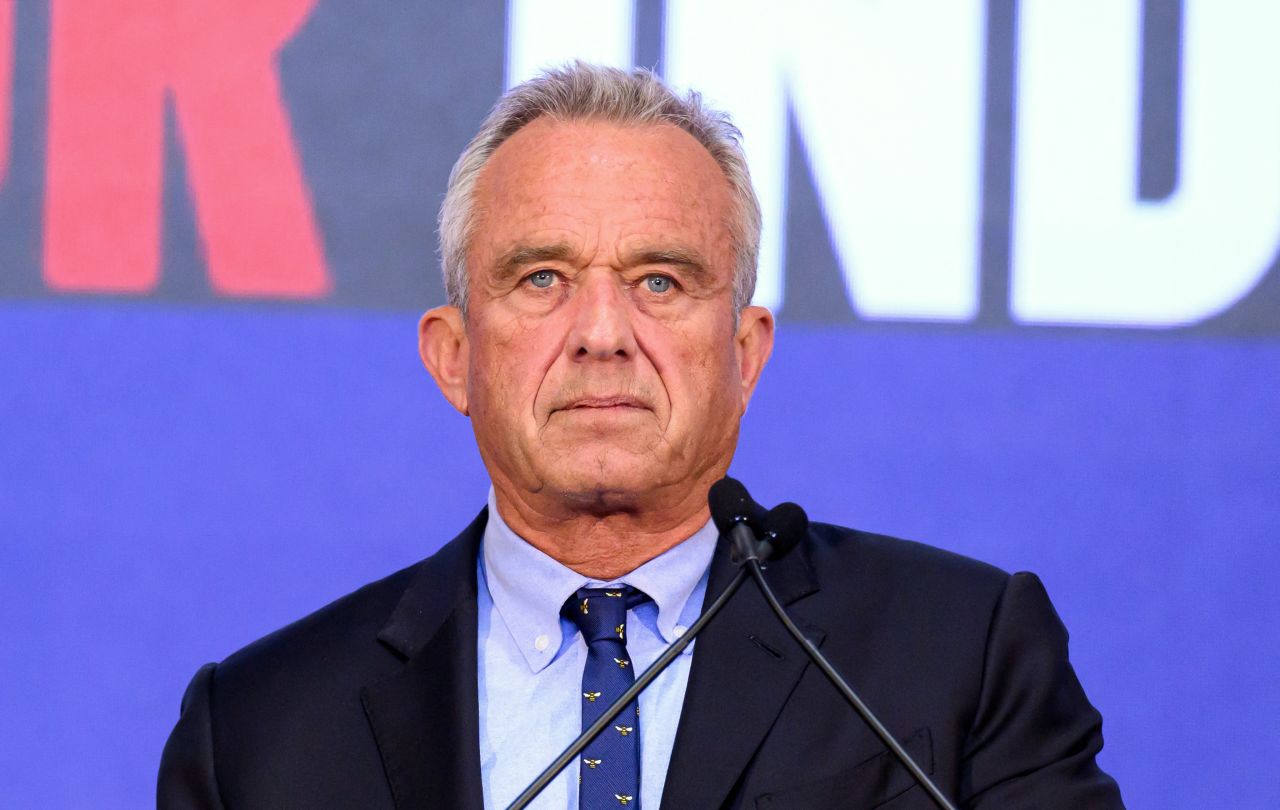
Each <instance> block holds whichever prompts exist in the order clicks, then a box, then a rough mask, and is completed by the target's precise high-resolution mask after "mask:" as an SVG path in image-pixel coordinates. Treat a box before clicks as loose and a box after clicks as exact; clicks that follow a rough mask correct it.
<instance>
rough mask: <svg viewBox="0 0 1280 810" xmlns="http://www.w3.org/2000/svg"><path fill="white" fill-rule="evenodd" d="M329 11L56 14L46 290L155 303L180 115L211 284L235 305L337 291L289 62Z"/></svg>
mask: <svg viewBox="0 0 1280 810" xmlns="http://www.w3.org/2000/svg"><path fill="white" fill-rule="evenodd" d="M314 3H315V0H249V1H246V2H233V1H232V0H117V2H112V3H81V2H74V0H53V2H52V3H51V10H50V37H51V42H50V48H49V50H50V56H49V62H50V65H49V136H48V138H49V141H48V167H47V171H48V175H47V191H46V200H45V206H46V208H45V244H44V276H45V279H46V281H47V283H48V284H49V285H50V286H51V287H54V288H57V289H62V290H95V291H107V292H145V291H147V290H150V289H152V288H154V287H155V285H156V283H157V282H158V281H159V276H160V267H159V263H160V239H161V233H160V231H161V224H162V222H163V214H162V211H161V204H162V203H161V201H162V196H161V182H162V176H163V166H164V109H165V107H164V105H165V103H166V100H167V99H168V98H171V99H172V101H173V104H174V109H175V112H176V117H177V121H178V130H179V136H180V140H181V143H182V144H183V148H184V149H185V152H186V157H187V167H188V175H189V180H190V183H191V191H192V196H193V198H194V204H195V214H196V223H197V226H198V227H199V230H200V234H201V236H202V239H203V243H204V246H205V252H206V258H207V261H208V267H209V279H210V283H211V284H212V286H213V288H214V289H215V290H217V291H218V292H220V293H222V294H225V295H236V296H272V297H314V296H320V295H323V294H325V293H326V292H327V291H328V290H329V289H330V286H331V282H330V278H329V274H328V271H327V269H326V268H325V263H324V254H323V250H322V248H321V243H320V236H319V233H318V229H317V227H316V224H315V220H314V215H313V212H312V208H311V203H310V198H309V194H308V191H307V187H306V183H305V180H304V179H303V176H302V171H301V166H300V163H299V159H298V154H297V151H296V150H295V148H294V145H293V136H292V133H291V131H290V126H289V119H288V116H287V114H286V112H285V109H284V107H283V105H282V103H281V93H280V81H279V76H278V74H277V71H276V66H275V55H276V53H277V52H278V51H279V49H280V47H281V46H282V44H283V43H285V42H287V41H288V40H289V38H290V37H292V36H293V34H294V32H296V31H297V29H298V27H299V26H300V25H301V24H302V22H303V21H304V20H305V19H306V17H307V15H308V14H309V13H310V11H311V8H312V6H313V5H314Z"/></svg>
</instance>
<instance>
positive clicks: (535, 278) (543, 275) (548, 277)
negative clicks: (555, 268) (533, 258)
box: [529, 270, 556, 290]
mask: <svg viewBox="0 0 1280 810" xmlns="http://www.w3.org/2000/svg"><path fill="white" fill-rule="evenodd" d="M555 281H556V274H555V273H553V272H551V271H550V270H539V271H538V272H536V273H534V274H532V275H530V276H529V283H530V284H532V285H533V286H535V287H538V288H539V289H543V290H545V289H546V288H547V287H550V286H551V285H552V284H554V283H555Z"/></svg>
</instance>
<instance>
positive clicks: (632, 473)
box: [544, 459, 661, 513]
mask: <svg viewBox="0 0 1280 810" xmlns="http://www.w3.org/2000/svg"><path fill="white" fill-rule="evenodd" d="M647 460H648V461H649V462H650V465H645V466H646V467H651V465H652V459H647ZM558 472H559V474H551V475H548V476H546V478H545V479H544V480H545V481H546V482H547V485H548V488H549V489H552V490H555V491H557V492H559V493H560V495H561V497H562V498H564V500H565V501H567V502H570V503H573V504H575V505H576V506H577V507H578V508H579V509H582V510H584V511H587V512H601V513H605V512H627V511H631V510H633V509H636V508H638V506H639V505H640V503H641V502H642V501H643V500H644V498H645V496H646V495H647V494H649V493H650V492H652V491H653V490H654V489H656V488H657V487H658V486H660V484H661V478H660V476H661V470H660V469H659V468H657V467H651V468H648V469H645V468H637V467H635V466H634V465H617V466H615V465H612V464H609V463H608V462H605V463H603V464H602V463H600V459H593V460H591V461H583V462H582V463H580V464H573V463H571V464H570V465H567V467H566V468H563V469H562V470H560V471H558Z"/></svg>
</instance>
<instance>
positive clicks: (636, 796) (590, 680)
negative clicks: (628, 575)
mask: <svg viewBox="0 0 1280 810" xmlns="http://www.w3.org/2000/svg"><path fill="white" fill-rule="evenodd" d="M648 601H649V598H648V597H647V596H645V595H644V594H643V593H641V592H640V591H637V590H636V589H634V588H632V587H631V586H629V585H622V586H620V587H619V586H613V587H610V588H608V589H607V590H606V589H604V588H582V589H580V590H578V591H577V593H575V594H573V595H571V596H569V598H568V599H567V600H565V602H564V606H563V608H562V610H561V616H563V617H564V618H565V619H568V620H569V621H570V622H572V623H573V624H574V626H575V627H577V629H578V631H579V632H580V633H581V638H582V641H583V643H584V644H585V646H586V661H585V664H584V666H583V669H582V681H581V687H580V689H579V692H581V694H582V702H581V703H580V704H579V706H580V707H581V709H582V717H581V720H582V728H583V729H584V730H585V729H587V728H589V727H590V726H591V725H592V724H593V723H595V722H596V721H598V720H599V719H600V717H601V716H602V715H603V714H604V711H605V709H606V708H608V707H609V706H610V704H612V703H613V702H614V701H615V700H617V698H618V696H620V695H621V694H622V693H623V692H625V691H626V690H627V688H628V687H630V686H631V685H632V684H634V683H635V680H636V676H635V669H636V667H638V666H640V663H639V662H636V661H634V660H632V658H631V656H630V655H629V654H628V650H627V636H628V635H629V634H628V633H627V612H628V611H629V610H631V609H632V608H635V607H636V606H637V605H640V604H642V603H644V602H648ZM636 632H639V630H637V631H636ZM577 649H578V650H579V651H581V650H582V647H578V648H577ZM639 710H640V709H639V703H638V701H635V700H632V701H631V702H630V703H628V704H627V706H626V707H625V708H624V709H623V713H622V714H620V715H618V718H617V719H616V720H614V721H613V723H611V724H610V725H613V731H612V732H606V733H604V734H600V735H598V736H597V737H596V738H595V739H594V740H592V741H591V742H590V743H588V744H587V746H586V748H584V749H583V750H582V754H581V755H580V757H579V759H578V780H579V782H578V784H579V786H580V787H579V789H578V803H577V805H576V806H577V807H578V808H579V810H584V808H590V810H598V808H602V807H610V806H613V807H617V806H619V805H621V806H624V807H627V810H635V808H637V807H640V805H641V804H642V802H641V800H640V743H641V736H642V734H641V730H640V716H639ZM614 724H616V725H614ZM615 802H616V804H615Z"/></svg>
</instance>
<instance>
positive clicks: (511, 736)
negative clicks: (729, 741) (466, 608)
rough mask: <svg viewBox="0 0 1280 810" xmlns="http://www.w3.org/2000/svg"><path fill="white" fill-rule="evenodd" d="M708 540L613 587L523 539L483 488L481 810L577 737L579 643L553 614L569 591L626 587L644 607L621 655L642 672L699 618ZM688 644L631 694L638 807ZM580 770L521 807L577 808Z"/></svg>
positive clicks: (665, 740) (669, 739) (657, 787)
mask: <svg viewBox="0 0 1280 810" xmlns="http://www.w3.org/2000/svg"><path fill="white" fill-rule="evenodd" d="M716 538H717V532H716V528H715V525H714V524H713V523H711V522H710V521H708V522H707V524H706V525H705V526H703V527H702V528H701V529H699V530H698V531H697V532H696V533H695V534H694V535H693V536H692V537H690V538H689V539H688V540H685V541H684V542H683V543H680V544H679V545H677V546H676V547H675V548H672V549H670V550H669V551H667V552H665V553H663V554H661V555H659V556H658V557H655V558H654V559H652V560H650V561H649V562H647V563H645V564H644V565H642V566H640V567H639V568H637V569H636V570H634V571H632V572H631V573H630V574H627V575H625V576H623V577H622V578H621V579H617V580H612V581H609V582H602V581H600V580H595V579H589V578H587V577H585V576H583V575H582V574H579V573H577V572H575V571H573V570H572V569H569V568H566V567H565V566H563V565H561V564H560V563H559V562H557V561H556V560H554V559H552V558H551V557H548V556H547V555H546V554H543V553H542V552H541V551H539V550H538V549H536V548H534V547H533V546H531V545H529V544H528V543H526V542H525V541H524V540H523V539H521V538H520V537H519V536H518V535H517V534H515V532H513V531H512V530H511V529H510V528H509V527H508V526H507V524H506V523H505V522H504V521H503V520H502V517H501V516H500V515H499V514H498V507H497V503H496V502H495V499H494V495H493V491H492V490H490V492H489V522H488V525H486V526H485V531H484V538H483V540H482V541H481V551H480V559H479V560H478V561H477V565H478V567H479V580H478V581H479V588H478V593H477V606H478V608H479V623H478V628H477V629H478V633H477V642H478V645H479V649H478V656H477V664H478V676H479V690H480V777H481V780H482V781H483V784H484V806H485V807H486V808H504V807H506V806H507V805H509V804H510V803H511V802H512V801H513V800H514V799H515V798H516V796H518V795H520V793H521V791H523V790H524V789H525V787H526V786H527V785H528V784H529V783H530V782H532V781H533V780H534V778H536V777H537V775H538V774H539V773H541V772H542V769H543V768H545V767H546V766H547V765H548V764H550V762H551V760H553V759H555V758H556V756H558V755H559V754H560V752H561V751H563V750H564V749H565V748H566V747H568V745H569V743H571V742H573V740H574V738H575V737H577V736H578V734H579V733H580V732H581V730H582V694H581V691H582V690H581V686H582V670H583V667H584V666H585V664H586V660H587V646H586V644H585V643H584V642H583V640H582V635H581V634H580V633H579V632H578V631H577V628H576V627H574V625H573V623H572V622H570V621H568V620H567V619H563V618H561V616H560V608H561V607H562V606H563V605H564V603H565V600H567V599H568V598H569V597H570V596H571V595H572V594H573V593H574V592H575V591H576V590H578V589H579V588H601V587H608V586H613V585H620V584H626V585H630V586H632V587H634V588H639V589H640V590H642V591H644V592H645V593H646V594H648V595H649V597H650V598H651V599H653V601H652V602H648V603H645V604H643V605H640V606H639V607H637V608H635V609H634V610H632V611H631V612H630V613H629V614H628V616H627V652H628V653H630V655H631V660H632V661H634V662H635V667H636V672H637V673H640V672H643V671H644V670H645V669H646V668H647V667H648V666H649V665H650V664H652V663H653V662H654V661H655V660H656V659H657V657H658V656H659V655H660V654H661V653H662V651H663V650H664V649H666V647H667V645H668V644H670V643H671V642H673V641H675V640H676V639H677V638H679V637H680V636H681V635H683V634H684V632H685V629H686V628H688V627H689V625H691V624H693V622H694V621H696V620H697V618H698V614H699V613H701V612H702V600H703V597H704V596H705V594H706V590H707V575H708V573H709V568H710V564H711V555H712V553H713V552H714V551H715V544H716ZM695 646H697V643H696V642H695V643H694V644H690V645H689V647H688V648H686V649H685V650H684V653H683V654H682V655H680V656H679V657H678V658H677V659H676V660H675V661H673V662H672V664H671V666H670V667H668V668H667V669H666V670H665V671H664V672H663V673H662V674H661V675H660V676H658V678H657V679H656V680H654V682H653V683H651V684H650V685H649V688H647V689H646V690H645V691H644V692H642V693H641V694H640V807H641V808H642V809H643V808H648V810H657V808H658V805H659V803H660V802H661V799H662V787H663V785H664V784H665V783H666V778H667V764H668V762H669V761H670V759H671V749H672V746H673V744H674V743H675V736H676V725H677V724H678V723H679V722H680V709H681V707H682V706H683V704H684V692H685V685H686V684H687V683H688V680H689V667H690V666H691V665H692V662H693V648H694V647H695ZM578 768H579V763H577V762H571V763H569V764H568V765H567V766H566V767H565V769H564V770H563V771H561V772H560V775H559V776H558V777H557V778H556V779H555V781H553V782H552V783H551V784H550V785H548V786H547V788H546V789H545V790H544V791H542V793H541V794H540V795H539V796H538V798H537V799H536V800H534V802H533V804H532V805H530V807H532V808H538V810H577V807H578Z"/></svg>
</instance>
